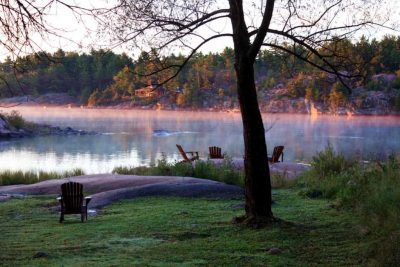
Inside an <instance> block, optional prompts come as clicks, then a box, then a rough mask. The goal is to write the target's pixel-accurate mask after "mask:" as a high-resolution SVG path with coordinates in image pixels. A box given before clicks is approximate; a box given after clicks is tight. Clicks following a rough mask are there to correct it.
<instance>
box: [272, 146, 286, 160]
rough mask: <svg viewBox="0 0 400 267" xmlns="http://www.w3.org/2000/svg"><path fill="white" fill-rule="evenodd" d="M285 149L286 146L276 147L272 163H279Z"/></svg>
mask: <svg viewBox="0 0 400 267" xmlns="http://www.w3.org/2000/svg"><path fill="white" fill-rule="evenodd" d="M283 149H284V146H276V147H274V152H273V153H272V160H271V162H279V157H281V155H282V153H283ZM282 159H283V158H282Z"/></svg>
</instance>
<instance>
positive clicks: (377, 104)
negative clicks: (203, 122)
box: [0, 88, 400, 135]
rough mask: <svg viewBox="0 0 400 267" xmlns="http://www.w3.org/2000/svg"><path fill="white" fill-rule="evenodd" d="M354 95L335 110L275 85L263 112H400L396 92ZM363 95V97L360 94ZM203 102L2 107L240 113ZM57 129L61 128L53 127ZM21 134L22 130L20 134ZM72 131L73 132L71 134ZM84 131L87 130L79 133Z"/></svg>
mask: <svg viewBox="0 0 400 267" xmlns="http://www.w3.org/2000/svg"><path fill="white" fill-rule="evenodd" d="M353 91H354V92H353V95H352V96H351V97H350V99H349V102H348V103H347V105H345V106H339V107H336V108H335V109H332V108H331V107H330V106H329V105H327V104H326V103H323V102H312V101H309V100H307V99H305V98H304V97H298V98H289V97H287V96H286V95H287V94H288V92H287V89H286V88H274V89H271V90H269V91H267V92H265V93H263V94H260V95H259V101H260V103H259V105H260V111H261V112H262V113H292V114H327V115H344V116H349V115H361V116H363V115H400V110H396V109H395V107H394V106H393V105H391V101H392V99H393V98H394V95H391V94H389V93H384V92H382V91H366V90H364V89H362V88H357V89H354V90H353ZM360 96H362V97H360ZM211 102H212V101H209V102H207V103H203V106H202V107H199V108H192V107H179V106H177V105H176V104H171V103H168V102H167V101H165V99H163V98H161V99H159V100H158V101H156V102H154V103H153V104H148V105H138V104H137V103H133V102H132V101H126V100H125V101H123V100H120V101H116V102H113V103H110V104H108V105H100V106H90V107H88V106H85V105H80V104H78V101H77V100H76V99H74V98H72V97H71V96H69V95H68V94H65V93H51V94H45V95H42V96H40V97H37V98H33V97H31V96H20V97H13V98H5V99H1V100H0V106H3V107H6V108H12V107H13V106H27V107H68V108H70V107H81V108H90V109H132V110H134V109H139V110H172V111H206V112H227V113H239V112H240V109H239V106H238V104H237V103H236V102H235V101H233V100H229V101H228V100H227V101H223V102H218V103H211ZM53 131H55V132H57V131H59V129H53ZM16 134H17V135H18V133H16ZM69 134H71V133H69ZM75 134H84V133H79V132H77V133H75Z"/></svg>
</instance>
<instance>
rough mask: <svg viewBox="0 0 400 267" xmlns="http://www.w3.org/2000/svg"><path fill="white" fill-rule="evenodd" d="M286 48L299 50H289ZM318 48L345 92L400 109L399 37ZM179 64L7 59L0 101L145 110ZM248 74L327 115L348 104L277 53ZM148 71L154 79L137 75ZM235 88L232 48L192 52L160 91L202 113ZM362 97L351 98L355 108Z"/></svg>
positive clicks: (59, 55)
mask: <svg viewBox="0 0 400 267" xmlns="http://www.w3.org/2000/svg"><path fill="white" fill-rule="evenodd" d="M287 47H288V49H298V48H295V47H292V46H290V45H289V44H288V45H287ZM324 49H325V50H326V51H325V53H329V51H335V53H336V54H339V55H340V56H339V57H335V59H334V58H332V60H336V61H337V60H340V58H346V62H345V64H344V63H343V64H341V62H333V63H335V65H341V67H340V68H339V71H341V72H344V73H346V74H348V75H350V76H353V77H354V78H349V79H346V80H345V82H346V83H347V85H348V86H349V87H350V88H353V89H354V88H362V89H363V90H364V91H365V92H368V91H380V92H382V93H384V94H386V95H387V97H388V99H389V101H388V103H389V105H391V106H392V107H393V109H394V110H398V111H399V110H400V37H397V36H386V37H384V38H383V39H382V40H375V39H373V40H367V39H366V38H365V37H362V38H361V39H360V40H359V41H357V42H351V41H349V40H346V39H344V40H341V41H339V42H338V43H336V44H335V46H334V47H333V46H332V47H328V46H325V48H324ZM321 50H322V49H321ZM321 52H324V51H321ZM184 59H185V58H184V56H183V55H173V54H172V55H169V56H167V57H165V56H159V55H158V54H157V51H155V50H153V51H151V52H150V53H145V52H142V53H141V54H140V55H139V57H138V58H137V59H136V60H133V59H132V58H130V57H129V56H127V55H126V54H121V55H119V54H115V53H113V52H111V51H105V50H92V51H91V52H90V53H89V54H86V53H82V54H81V53H77V52H66V51H63V50H58V51H57V52H55V53H53V54H51V53H45V52H41V53H36V54H32V55H28V56H24V57H19V58H17V59H16V60H15V61H13V60H11V58H7V59H6V60H5V61H3V62H2V63H0V78H1V79H0V98H6V97H13V96H20V95H33V96H38V95H42V94H46V93H68V94H69V95H71V96H73V97H75V99H76V101H77V103H79V104H83V105H91V106H95V105H112V104H115V103H118V102H121V101H131V102H137V103H139V104H141V105H145V104H151V103H152V101H153V102H154V99H143V98H140V99H139V98H138V97H137V96H135V90H137V89H140V88H143V87H146V86H148V85H150V84H158V83H160V82H162V81H164V80H166V79H167V78H169V77H170V76H171V75H173V73H174V69H167V70H166V71H163V72H157V70H158V69H159V68H160V67H162V66H167V65H170V64H179V63H181V62H183V60H184ZM255 71H256V83H257V89H258V91H259V93H260V94H263V93H264V94H265V92H267V91H268V90H269V89H271V88H275V89H277V88H284V89H285V90H286V91H285V93H284V95H283V96H284V97H287V98H299V97H302V98H305V99H308V100H312V101H315V102H324V103H326V104H327V105H328V106H331V107H333V108H335V106H340V105H345V103H346V101H348V99H349V97H350V93H349V91H348V90H347V88H346V87H345V86H343V84H342V83H340V82H339V81H338V79H336V78H335V77H332V75H328V74H326V73H324V72H322V71H320V70H318V69H316V68H314V67H312V66H310V65H308V64H307V63H305V62H304V61H302V60H299V59H297V58H296V57H294V56H288V55H287V54H285V53H283V52H281V51H279V50H274V49H269V50H263V51H261V52H260V53H259V55H258V58H257V60H256V64H255ZM153 72H154V73H155V74H154V75H151V76H147V75H144V74H146V73H153ZM235 82H236V81H235V74H234V52H233V49H231V48H225V50H224V51H223V52H221V53H209V54H202V53H197V54H195V55H194V56H193V58H192V59H191V60H190V61H189V62H188V64H187V65H186V66H185V68H184V69H183V70H182V71H181V72H180V74H179V75H178V76H177V77H176V78H174V79H172V80H171V81H169V82H168V83H166V84H164V85H163V86H162V88H163V96H164V102H165V101H167V102H169V104H173V105H176V106H181V107H195V108H201V107H204V106H205V105H204V103H205V102H207V101H208V102H212V101H214V102H215V101H217V102H219V103H220V104H221V103H224V102H226V100H229V101H230V103H233V104H230V105H231V106H232V107H233V106H236V105H235V104H236V103H235V101H236V91H235ZM365 95H367V93H365V94H364V95H362V94H361V95H360V96H357V97H359V98H360V101H361V102H362V99H361V98H362V97H365ZM281 97H282V95H281ZM353 100H354V99H353ZM156 101H157V100H156Z"/></svg>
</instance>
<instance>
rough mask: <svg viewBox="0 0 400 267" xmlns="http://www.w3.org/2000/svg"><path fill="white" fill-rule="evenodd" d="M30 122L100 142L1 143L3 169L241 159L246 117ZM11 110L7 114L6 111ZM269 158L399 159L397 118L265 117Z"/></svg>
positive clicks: (138, 114) (161, 115) (46, 117)
mask: <svg viewBox="0 0 400 267" xmlns="http://www.w3.org/2000/svg"><path fill="white" fill-rule="evenodd" d="M17 110H18V111H20V113H21V114H22V115H23V117H24V118H25V119H27V120H29V121H33V122H38V123H48V124H51V125H55V126H61V127H67V126H68V127H72V128H75V129H81V130H87V131H96V132H97V133H98V134H97V135H83V136H42V137H34V138H24V139H13V140H7V141H1V142H0V162H1V164H0V170H23V171H27V170H33V171H37V170H46V171H64V170H71V169H73V168H81V169H83V170H84V171H85V172H86V173H106V172H111V171H112V169H113V168H114V167H116V166H141V165H150V164H154V163H156V162H157V160H158V159H160V158H161V157H162V156H163V155H165V157H166V158H167V160H168V161H171V162H173V161H177V160H180V159H181V158H180V155H179V153H178V150H177V148H176V144H181V145H182V146H183V148H184V149H185V150H190V151H199V152H200V157H201V158H207V154H208V147H209V146H220V147H221V148H222V150H223V152H224V153H226V154H228V155H229V156H231V157H233V158H242V157H243V151H244V149H243V136H242V122H241V118H240V114H237V113H223V112H220V113H217V112H182V111H153V110H151V111H145V110H115V109H80V108H39V107H37V108H28V107H18V108H17ZM3 111H6V112H7V111H9V110H3ZM263 117H264V123H265V129H266V139H267V144H268V152H269V153H271V152H272V150H273V147H274V146H276V145H284V146H285V150H284V153H285V155H284V160H285V161H302V162H309V161H310V160H311V159H312V156H314V155H315V154H316V153H317V152H318V151H321V150H323V149H324V148H325V147H326V146H327V145H328V143H329V144H331V145H332V147H333V148H334V149H335V150H336V151H338V152H341V153H343V154H345V155H346V156H349V157H352V156H357V157H358V158H360V159H364V160H368V159H373V158H377V157H378V158H383V157H386V156H387V155H389V154H392V153H400V138H399V137H400V117H399V116H352V117H346V116H328V115H319V116H310V115H300V114H264V115H263Z"/></svg>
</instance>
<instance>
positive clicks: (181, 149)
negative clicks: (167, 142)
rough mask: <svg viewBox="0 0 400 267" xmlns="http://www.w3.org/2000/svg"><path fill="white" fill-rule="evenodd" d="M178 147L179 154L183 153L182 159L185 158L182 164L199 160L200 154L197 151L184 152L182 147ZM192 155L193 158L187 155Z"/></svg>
mask: <svg viewBox="0 0 400 267" xmlns="http://www.w3.org/2000/svg"><path fill="white" fill-rule="evenodd" d="M176 147H177V148H178V150H179V153H181V155H182V157H183V161H182V162H192V161H194V160H196V159H199V152H197V151H184V150H183V148H182V146H181V145H178V144H176ZM186 153H188V154H191V157H188V155H187V154H186Z"/></svg>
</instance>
